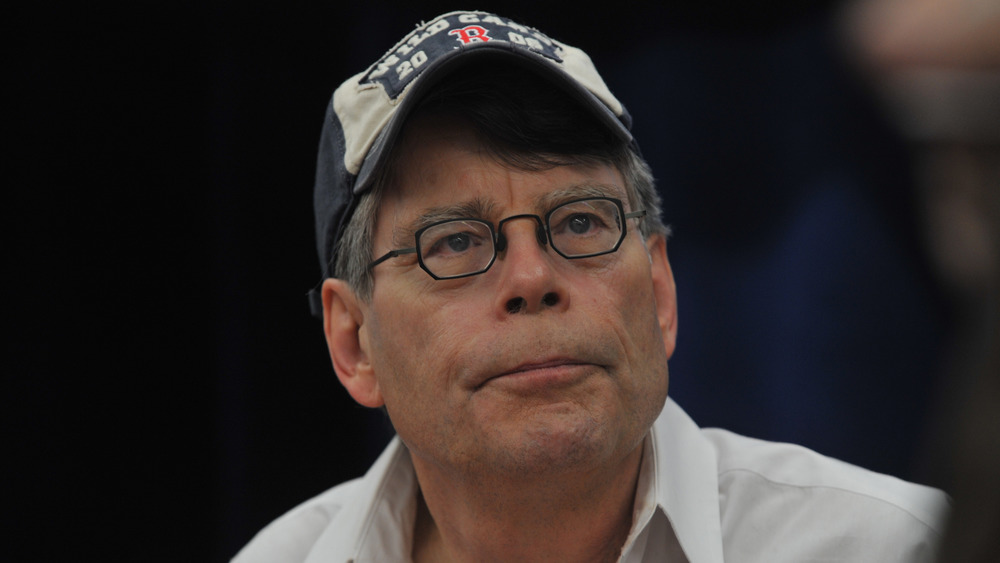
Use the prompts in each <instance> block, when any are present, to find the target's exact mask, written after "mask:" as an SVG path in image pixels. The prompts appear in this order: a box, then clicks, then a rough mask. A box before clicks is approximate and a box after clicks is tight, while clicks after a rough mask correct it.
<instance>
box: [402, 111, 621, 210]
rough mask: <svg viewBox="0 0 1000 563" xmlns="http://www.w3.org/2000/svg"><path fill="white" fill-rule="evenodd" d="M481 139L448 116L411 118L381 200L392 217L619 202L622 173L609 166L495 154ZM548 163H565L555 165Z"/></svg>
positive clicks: (587, 161) (589, 161) (480, 134)
mask: <svg viewBox="0 0 1000 563" xmlns="http://www.w3.org/2000/svg"><path fill="white" fill-rule="evenodd" d="M487 134H488V132H486V133H484V132H482V131H477V130H476V129H475V128H473V127H472V126H470V125H468V124H467V123H466V122H464V121H463V120H461V119H458V118H454V117H446V116H440V115H421V116H417V117H415V118H413V119H412V120H411V122H410V123H408V125H407V127H406V129H405V132H404V134H403V136H402V137H401V139H400V145H399V147H397V151H396V158H395V159H394V162H393V164H392V166H393V168H394V171H393V174H392V181H390V182H389V183H388V184H387V190H386V192H385V193H384V194H383V199H384V203H385V204H388V205H389V206H391V207H394V208H396V209H395V212H396V213H401V212H402V213H406V214H411V213H412V214H420V213H421V212H422V210H425V209H429V208H435V207H438V206H442V205H452V204H461V203H463V202H471V201H480V202H488V203H489V205H488V207H489V208H490V209H495V210H496V212H497V213H504V212H506V209H507V208H511V207H519V208H523V210H522V211H519V212H531V209H532V208H534V207H538V206H540V207H541V208H540V209H535V212H538V211H544V210H545V207H546V206H551V205H555V204H557V203H558V202H559V200H560V199H561V198H562V199H565V198H568V197H572V196H576V197H589V196H605V197H617V198H620V199H622V200H623V201H624V200H625V199H626V193H625V188H624V182H623V180H622V176H621V174H620V173H619V172H618V170H617V168H616V167H614V166H612V165H610V164H603V163H599V162H596V161H595V159H593V158H590V159H582V158H580V159H574V158H572V157H548V158H547V159H544V157H543V158H535V157H538V156H539V155H531V154H528V153H523V154H522V153H518V152H517V151H516V150H510V151H504V152H503V156H500V155H499V153H498V151H497V150H496V148H495V147H492V146H491V144H490V143H489V142H488V141H487V140H485V139H484V138H483V136H484V135H487ZM554 160H558V161H559V162H561V163H565V164H560V165H555V164H554ZM522 161H523V162H524V164H523V165H522V164H521V163H522ZM577 161H578V162H577ZM483 213H487V214H488V211H483ZM484 218H489V217H484Z"/></svg>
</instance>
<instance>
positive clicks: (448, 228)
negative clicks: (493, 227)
mask: <svg viewBox="0 0 1000 563" xmlns="http://www.w3.org/2000/svg"><path fill="white" fill-rule="evenodd" d="M488 237H489V230H488V228H484V227H483V226H481V225H479V224H478V223H474V222H466V221H453V222H449V223H444V224H440V225H435V226H434V227H432V228H430V229H428V230H427V231H426V232H424V233H423V234H422V235H421V237H420V248H421V250H420V252H421V254H422V255H423V257H424V259H427V258H451V257H456V256H461V255H463V254H467V253H469V252H473V251H474V250H475V249H477V248H482V247H483V246H484V245H488V244H489V240H488Z"/></svg>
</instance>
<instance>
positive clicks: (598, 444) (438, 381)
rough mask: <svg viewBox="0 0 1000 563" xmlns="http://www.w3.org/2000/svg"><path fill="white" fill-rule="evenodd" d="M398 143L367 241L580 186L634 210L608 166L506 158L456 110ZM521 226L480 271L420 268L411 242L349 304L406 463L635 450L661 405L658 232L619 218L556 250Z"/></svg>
mask: <svg viewBox="0 0 1000 563" xmlns="http://www.w3.org/2000/svg"><path fill="white" fill-rule="evenodd" d="M403 143H404V144H403V146H402V150H401V160H400V161H399V163H398V168H397V171H398V174H397V178H398V181H397V182H396V185H395V186H394V187H393V189H391V190H390V192H389V193H387V194H386V195H385V197H384V199H383V203H382V206H381V208H380V211H379V214H378V221H377V225H376V233H375V242H374V248H373V255H374V256H380V255H382V254H384V253H385V252H387V251H389V250H391V249H395V248H404V247H411V246H413V242H414V241H413V235H412V233H413V231H414V230H415V227H416V226H418V225H419V224H420V221H421V220H422V218H426V216H427V215H429V214H432V215H434V216H435V217H438V216H441V215H443V216H445V217H447V216H450V215H452V214H454V215H457V216H469V215H470V214H474V215H475V216H478V217H480V218H482V219H485V220H487V221H492V222H493V223H494V225H495V224H496V223H497V222H499V221H500V220H501V219H503V218H505V217H509V216H512V215H518V214H527V213H530V214H536V215H539V216H543V217H544V215H545V213H546V212H547V211H549V210H550V209H551V208H552V207H554V206H555V205H558V204H559V203H562V202H564V201H567V200H570V199H574V198H577V197H581V196H583V197H586V196H592V195H595V193H603V194H605V195H607V196H609V197H615V198H618V199H620V200H622V202H623V203H624V204H625V206H626V210H625V211H626V213H627V212H629V211H634V210H632V209H629V208H628V200H627V197H626V193H625V188H624V183H623V180H622V176H621V174H620V173H619V172H618V171H617V170H616V169H615V168H614V167H611V166H604V165H601V166H583V165H572V166H560V167H555V168H552V169H548V170H545V171H541V172H527V171H520V170H513V169H511V168H509V167H505V166H503V165H501V164H499V163H497V162H496V161H494V160H492V159H491V158H490V157H489V156H487V155H485V154H484V153H482V152H481V151H480V147H479V145H478V143H477V142H476V139H475V137H474V136H473V135H472V134H470V133H469V132H468V131H466V130H464V129H463V128H462V126H461V125H460V124H458V123H454V122H444V123H436V122H434V121H432V120H430V119H426V118H425V119H420V118H418V119H416V121H415V122H414V123H412V124H411V126H410V127H409V129H408V133H407V134H406V136H405V137H404V140H403ZM535 226H536V223H535V222H534V221H533V220H530V219H525V220H521V219H519V220H514V221H511V222H509V223H507V224H506V225H505V226H504V229H503V232H504V234H505V235H506V237H507V241H508V245H507V248H506V249H505V250H504V251H503V252H501V253H500V254H499V255H498V257H497V260H496V262H495V263H494V264H493V266H492V268H491V269H490V270H489V271H487V272H485V273H483V274H481V275H477V276H473V277H468V278H463V279H456V280H434V279H432V278H431V277H430V276H429V275H428V274H427V273H426V272H424V271H423V270H422V269H420V267H419V266H418V263H417V258H416V255H415V254H408V255H403V256H400V257H397V258H393V259H391V260H388V261H387V262H384V263H382V264H380V265H379V266H378V267H377V268H376V269H375V272H374V275H375V285H374V293H373V295H372V299H371V301H370V303H368V304H364V303H359V305H358V307H359V309H360V312H361V318H362V320H361V322H360V323H359V325H360V326H359V327H358V338H359V343H360V348H361V352H362V356H363V358H364V361H366V362H367V363H368V364H369V367H370V373H371V374H373V377H374V379H375V382H376V385H377V389H376V392H375V393H376V395H375V396H376V398H375V400H374V401H369V402H373V403H377V402H379V401H384V404H385V406H386V409H387V411H388V413H389V416H390V418H391V419H392V422H393V425H394V426H395V428H396V430H397V432H398V433H399V436H400V437H401V438H402V440H403V442H404V443H406V445H407V446H408V447H409V449H410V451H411V453H412V455H413V456H414V462H415V463H425V464H433V465H435V466H437V467H439V468H441V469H445V470H447V471H459V472H462V473H464V474H466V475H476V474H482V473H481V472H482V471H484V470H487V471H506V472H508V473H509V474H510V475H511V476H513V475H516V474H518V473H515V472H537V471H538V470H539V469H540V468H548V469H550V470H552V469H557V468H560V467H564V468H569V467H574V468H577V469H585V468H586V467H588V466H589V465H588V464H597V463H607V462H609V461H613V460H615V459H617V458H623V457H624V456H625V455H627V454H628V453H630V452H632V451H634V449H635V448H636V447H637V446H638V444H639V443H640V442H641V439H642V437H643V436H644V435H645V433H646V431H647V430H648V428H649V426H650V424H652V421H653V420H654V419H655V418H656V416H657V415H658V413H659V411H660V409H661V408H662V405H663V402H664V400H665V398H666V394H667V380H668V377H667V359H668V356H669V354H670V352H672V348H673V330H672V326H673V307H674V298H673V281H672V278H671V277H670V272H669V265H668V264H667V263H666V256H665V253H664V251H663V248H662V244H663V243H662V239H661V238H659V237H654V238H651V239H650V241H651V243H653V246H652V247H651V248H652V249H653V250H656V251H654V252H652V253H650V252H647V249H646V246H645V245H644V243H643V240H642V238H641V235H640V234H639V232H638V228H637V224H636V221H634V220H628V224H627V229H628V235H627V237H626V238H625V240H624V241H623V243H622V245H621V247H620V248H619V250H618V251H617V252H614V253H612V254H608V255H604V256H599V257H593V258H585V259H578V260H567V259H565V258H563V257H561V256H559V255H558V254H557V253H556V252H555V251H553V250H552V249H551V248H550V247H542V246H541V245H540V244H539V243H538V241H537V239H536V237H535V234H534V230H535ZM651 254H652V258H651ZM654 280H655V281H654ZM661 327H664V328H665V329H666V332H669V335H668V337H667V338H664V336H663V332H664V331H661ZM342 379H343V377H342ZM345 385H346V383H345ZM370 406H372V405H370ZM529 474H530V473H529Z"/></svg>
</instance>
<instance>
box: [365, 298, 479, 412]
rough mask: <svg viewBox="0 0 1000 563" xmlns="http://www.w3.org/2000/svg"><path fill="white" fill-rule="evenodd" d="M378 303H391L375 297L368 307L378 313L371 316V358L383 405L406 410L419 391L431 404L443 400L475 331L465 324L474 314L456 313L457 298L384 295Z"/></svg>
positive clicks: (462, 363) (463, 311) (467, 323)
mask: <svg viewBox="0 0 1000 563" xmlns="http://www.w3.org/2000/svg"><path fill="white" fill-rule="evenodd" d="M382 303H391V304H392V305H391V306H387V305H382V306H380V304H379V303H378V302H376V301H374V300H373V307H372V310H373V311H379V313H378V314H372V315H371V316H370V318H371V321H370V322H371V326H370V327H369V330H370V332H369V335H370V346H371V351H370V356H369V357H370V358H371V361H372V367H373V369H374V370H375V375H376V377H377V378H378V381H379V386H380V388H381V389H382V394H383V396H384V397H385V400H386V404H387V405H392V404H393V403H395V404H397V405H400V406H401V407H403V408H405V407H406V406H407V405H410V404H413V403H419V402H420V401H413V400H412V397H414V396H418V395H419V396H423V397H424V398H425V400H428V401H430V400H433V401H434V402H435V403H438V402H440V401H442V400H446V399H445V397H442V395H444V394H446V393H447V392H448V389H449V387H450V384H451V382H452V381H453V380H454V377H455V372H456V371H457V370H458V369H460V366H462V365H464V362H463V358H462V355H463V353H465V352H467V350H466V347H465V346H464V344H466V343H467V342H468V341H469V337H470V335H472V334H476V333H477V332H478V331H477V329H475V328H474V327H472V326H470V324H469V323H470V322H472V320H473V319H475V318H476V317H475V316H474V315H472V314H471V313H469V312H468V311H465V310H464V309H463V310H462V311H456V309H457V308H458V307H457V305H456V301H455V300H437V299H429V298H427V297H421V296H419V295H405V296H404V295H385V298H384V299H382ZM480 330H481V329H480ZM430 396H434V397H430Z"/></svg>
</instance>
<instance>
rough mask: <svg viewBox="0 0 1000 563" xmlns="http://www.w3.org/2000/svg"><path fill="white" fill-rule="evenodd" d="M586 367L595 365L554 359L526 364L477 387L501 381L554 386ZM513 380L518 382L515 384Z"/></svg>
mask: <svg viewBox="0 0 1000 563" xmlns="http://www.w3.org/2000/svg"><path fill="white" fill-rule="evenodd" d="M586 366H594V364H592V363H591V362H587V361H583V360H579V359H575V358H553V359H546V360H541V361H530V362H525V363H522V364H519V365H518V366H517V367H515V368H513V369H509V370H505V371H502V372H500V373H498V374H496V375H491V376H488V377H486V378H484V379H483V380H482V381H481V382H480V383H479V384H478V385H476V389H477V390H478V389H480V388H482V387H484V386H485V385H487V384H489V383H491V382H497V381H499V380H511V381H510V383H511V384H515V385H516V384H521V385H528V386H533V385H542V386H544V385H552V384H556V383H560V382H563V381H565V380H567V379H572V378H573V377H574V376H575V375H576V374H577V372H579V371H580V370H578V369H575V368H578V367H586ZM513 380H518V381H517V383H515V382H514V381H513Z"/></svg>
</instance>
